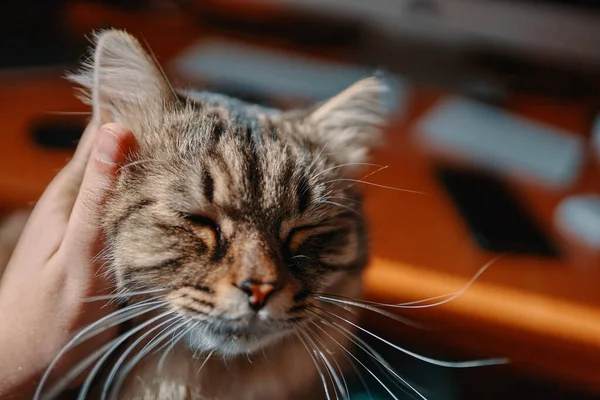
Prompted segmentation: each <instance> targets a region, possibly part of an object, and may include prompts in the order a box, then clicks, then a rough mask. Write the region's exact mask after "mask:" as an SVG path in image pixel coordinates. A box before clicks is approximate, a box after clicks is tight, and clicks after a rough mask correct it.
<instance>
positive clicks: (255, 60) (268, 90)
mask: <svg viewBox="0 0 600 400" xmlns="http://www.w3.org/2000/svg"><path fill="white" fill-rule="evenodd" d="M170 67H171V71H173V72H174V73H175V74H177V76H178V77H179V78H181V79H184V80H185V81H188V82H191V83H196V82H200V83H203V84H205V85H206V86H207V87H208V88H209V89H211V90H215V91H220V92H223V93H226V94H230V95H234V96H236V97H240V98H242V99H244V100H251V101H255V102H258V103H267V105H275V106H276V105H278V100H281V99H283V101H287V102H289V103H291V104H290V106H294V105H296V104H294V103H300V104H304V103H306V104H312V103H314V102H319V101H323V100H326V99H328V98H329V97H332V96H334V95H336V94H338V93H339V92H341V91H342V90H344V89H345V88H347V87H348V86H350V85H351V84H353V83H354V82H356V81H358V80H360V79H362V78H365V77H368V76H371V75H373V74H374V73H376V71H375V70H374V69H370V68H365V67H361V66H356V65H350V64H344V63H338V62H326V61H323V60H320V59H316V58H312V57H308V56H300V55H297V54H293V53H286V52H279V51H273V50H270V49H267V48H262V47H257V46H249V45H246V44H243V43H237V42H230V41H227V40H204V41H200V42H198V43H197V44H194V45H192V46H190V47H189V48H187V49H186V50H184V51H183V53H182V54H181V55H180V56H179V57H177V59H175V60H174V61H173V63H172V64H171V65H170ZM385 78H386V79H387V80H388V82H389V83H390V84H391V86H392V87H393V91H392V92H393V93H392V94H391V96H390V98H388V99H382V101H384V102H385V103H386V105H389V106H390V108H395V109H397V110H400V109H402V108H403V105H404V98H405V95H406V94H405V92H406V88H405V86H406V84H405V82H404V81H403V80H402V79H401V78H399V77H397V76H393V75H391V74H385ZM269 103H271V104H269Z"/></svg>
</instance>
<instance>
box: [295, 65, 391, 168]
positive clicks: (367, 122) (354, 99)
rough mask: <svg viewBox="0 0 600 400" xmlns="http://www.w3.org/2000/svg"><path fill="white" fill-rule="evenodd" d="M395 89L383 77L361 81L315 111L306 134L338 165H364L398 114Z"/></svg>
mask: <svg viewBox="0 0 600 400" xmlns="http://www.w3.org/2000/svg"><path fill="white" fill-rule="evenodd" d="M392 88H393V85H392V84H391V82H390V80H389V79H386V78H384V77H381V76H374V77H370V78H365V79H362V80H360V81H358V82H357V83H355V84H354V85H352V86H350V87H349V88H348V89H346V90H344V91H343V92H342V93H340V94H338V95H337V96H335V97H333V98H331V99H330V100H328V101H326V102H325V103H324V104H322V105H321V106H319V107H318V108H317V109H315V110H314V111H312V112H311V113H310V114H309V115H308V116H307V117H306V119H305V127H304V133H305V134H306V135H308V136H309V139H310V140H311V141H312V142H313V143H316V144H318V145H319V146H323V147H325V150H324V151H325V153H326V154H329V155H330V156H331V157H332V158H334V159H335V160H336V162H337V163H338V164H358V163H364V162H365V161H367V158H368V155H369V153H370V150H371V149H373V148H374V147H377V146H379V145H380V144H381V143H382V139H383V138H382V136H383V130H384V129H385V128H386V126H387V124H388V122H389V119H390V117H391V114H392V113H393V111H394V110H395V105H396V101H395V100H396V94H395V91H394V90H393V89H392ZM348 169H349V170H352V168H348Z"/></svg>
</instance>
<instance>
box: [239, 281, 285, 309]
mask: <svg viewBox="0 0 600 400" xmlns="http://www.w3.org/2000/svg"><path fill="white" fill-rule="evenodd" d="M239 288H240V289H242V291H243V292H244V293H246V295H248V303H249V304H250V307H252V309H254V311H258V310H260V309H261V308H263V306H264V305H265V303H266V301H267V297H269V295H270V294H271V293H273V292H275V291H277V290H278V289H279V287H278V285H277V284H276V283H272V282H269V283H261V282H256V281H252V280H247V281H244V282H242V284H241V285H240V286H239Z"/></svg>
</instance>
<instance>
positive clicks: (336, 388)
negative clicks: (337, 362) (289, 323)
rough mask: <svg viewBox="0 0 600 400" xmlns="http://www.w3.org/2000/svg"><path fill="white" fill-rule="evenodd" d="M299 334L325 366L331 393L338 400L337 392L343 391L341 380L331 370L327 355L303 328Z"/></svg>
mask: <svg viewBox="0 0 600 400" xmlns="http://www.w3.org/2000/svg"><path fill="white" fill-rule="evenodd" d="M305 329H306V330H308V327H306V328H305ZM301 334H302V335H303V336H304V338H305V339H306V340H307V341H308V342H309V344H310V345H311V349H312V351H313V353H314V355H315V357H316V358H318V359H320V360H321V362H322V363H323V366H324V367H325V372H327V376H329V381H330V382H331V387H332V389H333V394H334V395H335V398H336V400H339V399H340V397H339V393H342V392H343V388H342V385H341V382H339V378H338V377H337V375H336V373H335V371H334V370H333V367H332V366H331V364H330V363H329V361H328V359H327V356H325V354H323V352H322V351H321V349H319V346H317V344H316V343H315V341H314V340H312V338H311V336H310V334H308V333H307V332H306V331H305V330H303V331H302V332H301ZM338 382H339V385H338Z"/></svg>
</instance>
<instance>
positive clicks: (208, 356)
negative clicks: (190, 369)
mask: <svg viewBox="0 0 600 400" xmlns="http://www.w3.org/2000/svg"><path fill="white" fill-rule="evenodd" d="M215 351H216V350H213V351H211V352H210V353H208V355H207V356H206V358H205V359H204V361H203V362H202V364H201V365H200V368H198V372H196V375H198V374H200V371H202V368H204V366H205V365H206V363H207V362H208V360H210V358H211V357H212V355H213V354H215Z"/></svg>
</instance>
